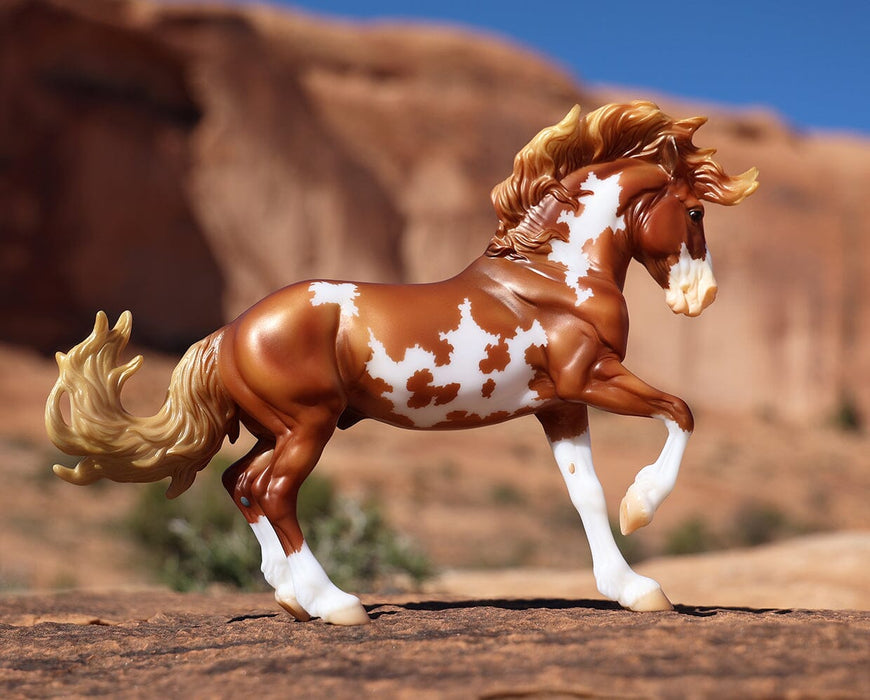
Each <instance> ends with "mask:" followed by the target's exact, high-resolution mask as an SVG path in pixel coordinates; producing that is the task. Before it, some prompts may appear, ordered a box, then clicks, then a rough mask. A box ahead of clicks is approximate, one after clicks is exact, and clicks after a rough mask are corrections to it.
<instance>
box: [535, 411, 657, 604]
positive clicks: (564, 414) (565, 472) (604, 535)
mask: <svg viewBox="0 0 870 700" xmlns="http://www.w3.org/2000/svg"><path fill="white" fill-rule="evenodd" d="M538 420H539V421H540V422H541V424H542V425H543V426H544V432H545V433H546V434H547V439H548V440H549V441H550V446H551V447H552V449H553V456H554V457H555V458H556V463H557V464H558V465H559V471H560V472H561V473H562V478H563V479H564V480H565V485H566V486H567V487H568V494H569V495H570V497H571V502H572V503H573V504H574V507H575V508H576V509H577V512H578V513H579V515H580V519H581V520H582V521H583V527H584V529H585V530H586V537H587V539H588V540H589V549H590V551H591V552H592V571H593V574H594V575H595V583H596V585H597V586H598V590H599V591H600V592H601V594H602V595H604V596H606V597H607V598H609V599H611V600H616V601H618V602H619V604H620V605H622V606H623V607H625V608H629V609H630V610H636V611H651V610H670V609H672V606H671V603H670V601H669V600H668V599H667V597H666V596H665V594H664V593H662V589H661V587H660V586H659V584H658V583H657V582H656V581H654V580H652V579H651V578H647V577H645V576H640V575H639V574H637V573H635V572H634V571H632V569H631V567H629V565H628V564H627V563H626V561H625V559H624V558H623V556H622V554H621V553H620V551H619V549H618V547H617V546H616V542H615V541H614V539H613V533H612V532H611V530H610V521H609V520H608V518H607V505H606V503H605V500H604V491H603V490H602V488H601V483H600V482H599V481H598V477H597V476H596V474H595V467H594V466H593V464H592V450H591V447H590V442H589V421H588V417H587V412H586V406H583V405H581V404H566V405H564V406H563V407H562V408H561V409H555V410H551V411H547V412H546V413H540V414H538Z"/></svg>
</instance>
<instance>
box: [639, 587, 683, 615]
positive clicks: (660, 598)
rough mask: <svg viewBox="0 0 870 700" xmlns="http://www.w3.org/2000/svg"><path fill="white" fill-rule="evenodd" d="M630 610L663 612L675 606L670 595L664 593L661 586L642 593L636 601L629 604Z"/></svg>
mask: <svg viewBox="0 0 870 700" xmlns="http://www.w3.org/2000/svg"><path fill="white" fill-rule="evenodd" d="M628 609H629V610H634V611H635V612H661V611H664V610H673V609H674V606H673V605H672V604H671V601H670V600H668V597H667V596H666V595H665V594H664V593H662V589H661V588H656V589H654V590H652V591H650V592H649V593H646V594H645V595H642V596H641V597H640V598H638V599H637V600H636V601H634V603H632V604H631V605H630V606H628Z"/></svg>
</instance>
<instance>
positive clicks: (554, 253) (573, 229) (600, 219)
mask: <svg viewBox="0 0 870 700" xmlns="http://www.w3.org/2000/svg"><path fill="white" fill-rule="evenodd" d="M619 175H620V174H619V173H615V174H614V175H611V176H610V177H608V178H606V179H604V180H599V179H598V177H597V176H596V175H595V173H590V174H589V177H588V178H586V182H584V183H583V184H582V185H581V188H582V189H584V190H590V192H591V193H590V194H586V195H583V196H582V197H580V198H579V200H578V201H579V202H580V204H581V205H582V209H581V210H580V213H579V214H575V213H574V212H573V211H570V210H565V211H563V212H562V213H561V214H560V215H559V218H558V219H557V221H558V222H559V223H565V224H568V232H569V233H568V240H567V241H560V240H553V241H552V243H551V244H550V247H551V250H550V254H549V255H548V256H547V259H548V260H551V261H553V262H557V263H561V264H562V265H564V266H565V267H566V268H567V269H566V270H565V282H566V284H567V285H568V286H569V287H571V289H573V290H574V293H575V294H576V295H577V300H576V301H575V302H574V303H575V305H576V306H580V304H582V303H583V302H584V301H586V300H587V299H589V298H591V297H592V290H591V289H588V288H587V287H585V286H584V285H583V280H584V279H585V278H586V276H587V275H588V274H589V256H588V255H587V254H586V253H585V252H584V250H583V246H585V245H586V244H587V243H588V242H590V241H594V240H595V239H597V238H598V236H600V235H601V234H602V233H604V232H605V231H607V230H608V229H611V230H612V231H613V232H614V233H615V232H616V231H624V230H625V219H624V217H622V216H617V215H616V212H617V211H618V210H619V194H620V192H621V191H622V187H621V186H620V184H619Z"/></svg>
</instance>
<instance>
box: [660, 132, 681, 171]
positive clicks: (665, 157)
mask: <svg viewBox="0 0 870 700" xmlns="http://www.w3.org/2000/svg"><path fill="white" fill-rule="evenodd" d="M661 157H662V160H661V166H662V167H663V168H664V169H665V172H666V173H667V174H668V175H670V176H671V177H676V175H677V171H678V170H679V168H680V149H679V147H678V146H677V140H676V139H675V138H674V137H673V136H668V138H667V140H666V141H665V143H664V147H663V148H662V156H661Z"/></svg>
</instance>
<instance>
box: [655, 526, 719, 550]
mask: <svg viewBox="0 0 870 700" xmlns="http://www.w3.org/2000/svg"><path fill="white" fill-rule="evenodd" d="M721 546H722V545H721V543H720V541H719V538H718V537H716V536H715V535H714V534H713V533H712V532H711V531H710V528H709V527H708V526H707V523H706V522H705V521H704V519H703V518H701V517H700V516H692V517H690V518H687V519H686V520H684V521H683V522H682V523H680V524H679V525H677V526H676V527H674V528H673V529H671V531H670V532H668V535H667V537H666V538H665V543H664V553H665V554H672V555H679V554H698V553H699V552H708V551H710V550H713V549H720V548H721Z"/></svg>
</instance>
